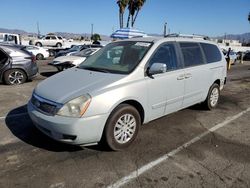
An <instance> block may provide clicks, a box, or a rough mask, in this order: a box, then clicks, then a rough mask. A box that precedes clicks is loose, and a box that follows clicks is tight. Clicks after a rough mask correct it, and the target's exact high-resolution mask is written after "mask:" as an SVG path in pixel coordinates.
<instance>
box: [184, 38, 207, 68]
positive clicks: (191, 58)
mask: <svg viewBox="0 0 250 188" xmlns="http://www.w3.org/2000/svg"><path fill="white" fill-rule="evenodd" d="M180 47H181V51H182V54H183V58H184V66H185V67H191V66H196V65H202V64H204V60H203V57H202V52H201V48H200V46H199V44H198V43H191V42H185V43H184V42H183V43H180Z"/></svg>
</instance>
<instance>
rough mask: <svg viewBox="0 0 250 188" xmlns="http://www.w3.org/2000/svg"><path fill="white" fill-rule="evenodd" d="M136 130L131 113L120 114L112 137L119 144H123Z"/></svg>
mask: <svg viewBox="0 0 250 188" xmlns="http://www.w3.org/2000/svg"><path fill="white" fill-rule="evenodd" d="M135 130H136V120H135V117H134V116H133V115H132V114H124V115H122V116H121V117H120V118H119V119H118V120H117V122H116V124H115V127H114V137H115V140H116V141H117V142H118V143H119V144H125V143H127V142H128V141H130V140H131V138H132V137H133V136H134V134H135Z"/></svg>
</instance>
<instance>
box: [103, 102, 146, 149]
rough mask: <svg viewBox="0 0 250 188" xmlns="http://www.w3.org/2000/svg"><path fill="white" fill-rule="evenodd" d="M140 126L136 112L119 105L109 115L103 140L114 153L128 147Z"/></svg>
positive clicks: (128, 106)
mask: <svg viewBox="0 0 250 188" xmlns="http://www.w3.org/2000/svg"><path fill="white" fill-rule="evenodd" d="M140 125H141V118H140V114H139V113H138V111H137V110H136V109H135V108H134V107H133V106H131V105H128V104H121V105H119V106H118V107H117V108H115V109H114V110H113V112H112V113H111V114H110V116H109V118H108V121H107V123H106V126H105V129H104V139H105V141H106V143H107V145H108V146H109V148H110V149H112V150H114V151H119V150H122V149H124V148H126V147H128V146H129V145H130V144H131V143H132V142H133V141H134V140H135V138H136V136H137V134H138V131H139V128H140Z"/></svg>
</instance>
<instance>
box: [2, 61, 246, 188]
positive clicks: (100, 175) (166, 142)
mask: <svg viewBox="0 0 250 188" xmlns="http://www.w3.org/2000/svg"><path fill="white" fill-rule="evenodd" d="M47 63H48V60H45V61H39V62H38V64H39V67H40V75H39V76H37V77H36V78H35V79H34V80H33V81H31V82H28V83H25V84H23V85H19V86H14V87H13V86H6V85H3V84H1V85H0V91H1V92H0V187H37V188H40V187H43V188H44V187H50V188H59V187H119V186H121V187H250V157H249V156H250V123H249V119H250V109H249V108H250V62H245V63H244V64H243V65H242V64H236V65H234V66H232V68H231V70H229V74H228V82H227V85H226V87H225V89H224V90H223V91H222V92H221V100H220V102H219V105H218V107H217V109H215V110H213V111H206V110H203V109H202V107H201V106H200V105H196V106H193V107H190V108H188V109H185V110H182V111H179V112H176V113H173V114H170V115H168V116H166V117H163V118H160V119H157V120H155V121H152V122H150V123H148V124H145V125H143V127H142V128H141V130H140V132H139V135H138V138H137V139H136V140H135V142H134V144H133V145H132V146H131V147H129V148H128V149H126V150H124V151H121V152H111V151H107V150H106V149H105V148H103V147H102V146H92V147H85V148H82V147H79V146H70V145H65V144H61V143H58V142H56V141H53V140H52V139H50V138H48V137H47V136H45V135H43V134H42V133H41V132H39V131H38V130H37V129H36V128H35V127H34V125H33V124H32V122H31V120H30V119H29V116H28V114H27V109H26V104H27V102H28V100H29V98H30V96H31V95H32V91H33V89H34V87H35V86H36V85H37V84H38V83H39V82H40V81H42V80H43V79H46V78H47V77H49V76H52V75H53V74H56V73H57V72H56V69H54V68H53V67H50V66H48V65H47Z"/></svg>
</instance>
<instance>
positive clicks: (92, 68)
mask: <svg viewBox="0 0 250 188" xmlns="http://www.w3.org/2000/svg"><path fill="white" fill-rule="evenodd" d="M81 68H82V69H86V70H90V71H97V72H105V73H110V71H108V70H107V69H102V68H96V67H81Z"/></svg>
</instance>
